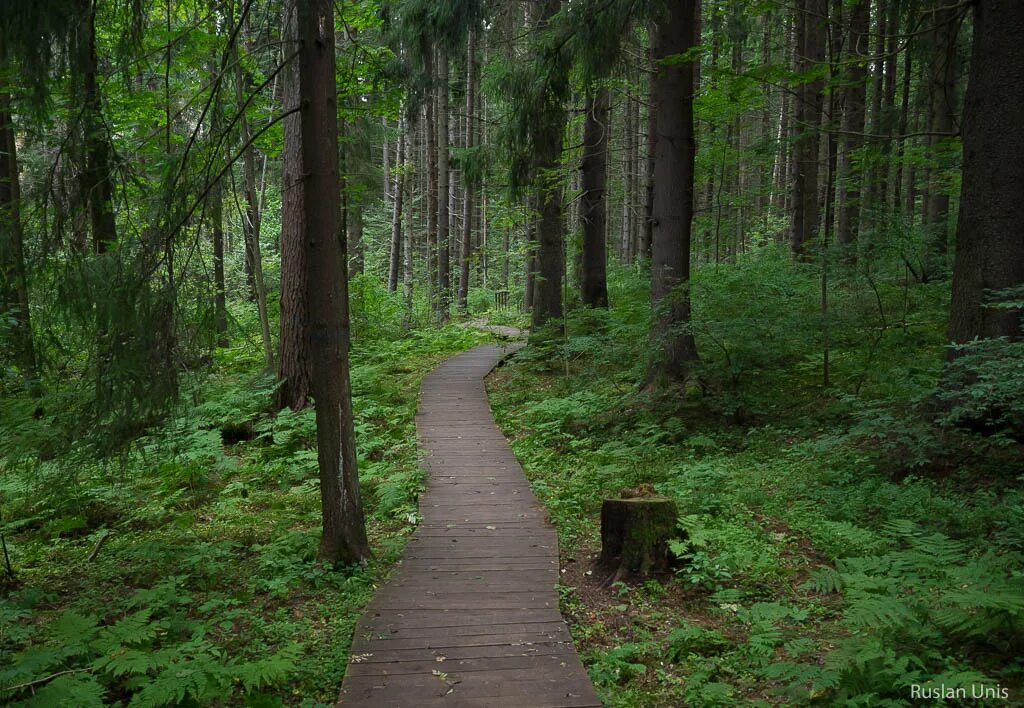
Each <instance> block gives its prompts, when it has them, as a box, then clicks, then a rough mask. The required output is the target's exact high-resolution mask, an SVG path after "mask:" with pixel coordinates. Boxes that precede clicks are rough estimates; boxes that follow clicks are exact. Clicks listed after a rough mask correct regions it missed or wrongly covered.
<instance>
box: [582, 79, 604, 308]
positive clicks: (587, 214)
mask: <svg viewBox="0 0 1024 708" xmlns="http://www.w3.org/2000/svg"><path fill="white" fill-rule="evenodd" d="M610 105H611V93H610V92H609V91H608V89H607V88H606V87H603V86H602V87H600V88H597V89H592V93H591V94H590V95H588V96H587V108H586V122H585V123H584V124H583V159H582V162H581V163H580V186H581V188H582V195H581V197H580V199H581V202H582V208H581V210H580V221H581V226H582V228H583V263H582V273H581V279H580V280H581V282H580V286H581V287H580V290H581V293H580V294H581V297H582V300H583V303H584V304H585V305H589V306H591V307H608V277H607V273H606V263H607V254H606V253H605V242H604V231H605V221H606V219H607V211H608V203H607V197H606V195H607V184H608V137H609V135H608V133H609V126H608V109H609V107H610Z"/></svg>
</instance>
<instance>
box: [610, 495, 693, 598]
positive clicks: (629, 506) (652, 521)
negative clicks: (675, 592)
mask: <svg viewBox="0 0 1024 708" xmlns="http://www.w3.org/2000/svg"><path fill="white" fill-rule="evenodd" d="M677 517H678V511H677V510H676V505H675V503H674V502H672V500H670V499H666V498H665V497H659V496H651V497H634V498H625V499H605V500H604V503H603V504H602V505H601V557H600V558H599V559H598V565H599V566H600V567H601V568H603V569H604V570H605V571H606V572H607V573H608V574H609V575H608V578H609V579H608V582H609V583H612V582H615V581H617V580H621V579H622V578H624V577H628V576H633V577H645V576H650V575H655V574H658V573H664V572H665V571H667V570H668V569H669V559H670V555H669V548H668V541H669V539H671V538H674V537H676V536H678V535H679V532H678V531H677V530H676V519H677Z"/></svg>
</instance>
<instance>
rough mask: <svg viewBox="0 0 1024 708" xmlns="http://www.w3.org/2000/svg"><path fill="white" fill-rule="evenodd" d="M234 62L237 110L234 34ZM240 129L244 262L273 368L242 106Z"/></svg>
mask: <svg viewBox="0 0 1024 708" xmlns="http://www.w3.org/2000/svg"><path fill="white" fill-rule="evenodd" d="M232 50H233V52H234V62H235V101H236V103H237V104H238V106H239V109H240V110H241V106H242V105H243V97H242V85H243V77H242V64H241V61H240V56H239V52H238V38H237V37H236V39H235V45H234V46H233V47H232ZM239 124H240V125H241V129H242V143H243V144H244V145H246V147H245V148H244V149H243V150H242V166H243V172H244V175H245V214H244V215H243V218H242V235H243V237H244V239H245V262H246V263H247V264H248V268H249V272H250V273H252V278H253V286H254V293H253V294H254V295H255V296H256V309H257V311H258V313H259V319H260V334H261V336H262V338H263V358H264V364H265V365H266V367H267V369H268V370H270V371H273V370H274V345H273V342H272V341H271V338H270V317H269V315H268V314H267V288H266V285H265V283H264V281H263V254H262V252H261V249H260V212H259V202H258V198H257V196H256V148H255V147H254V146H253V145H252V127H251V126H250V125H249V119H248V117H247V116H246V113H245V111H244V110H242V113H241V116H240V118H239Z"/></svg>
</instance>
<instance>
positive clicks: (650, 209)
mask: <svg viewBox="0 0 1024 708" xmlns="http://www.w3.org/2000/svg"><path fill="white" fill-rule="evenodd" d="M648 36H649V37H650V39H649V42H648V45H649V46H648V50H647V131H646V132H647V136H646V137H647V160H646V163H645V165H644V178H645V180H644V223H643V225H642V226H643V228H642V229H641V231H640V254H641V255H642V256H643V257H644V258H646V259H647V260H650V258H651V237H652V233H653V231H654V151H655V148H656V146H657V143H658V133H657V131H658V126H657V117H658V104H657V103H656V98H657V97H656V96H655V94H654V77H655V74H656V73H657V67H656V66H655V65H654V55H655V54H656V53H657V51H658V49H657V46H656V45H655V42H656V37H655V30H654V27H653V26H652V27H650V28H649V29H648ZM695 73H696V72H695ZM693 83H694V88H693V90H694V91H695V92H696V91H699V90H700V79H699V77H697V76H696V75H695V76H694V79H693Z"/></svg>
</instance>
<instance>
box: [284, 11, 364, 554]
mask: <svg viewBox="0 0 1024 708" xmlns="http://www.w3.org/2000/svg"><path fill="white" fill-rule="evenodd" d="M298 5H299V36H300V41H301V49H300V53H299V92H300V97H301V99H302V111H301V114H302V119H301V121H302V164H303V168H304V174H305V189H304V190H303V208H304V212H305V222H306V223H305V226H306V230H305V242H306V249H307V250H306V267H307V281H306V282H307V298H308V302H309V329H308V336H309V340H308V341H309V350H310V354H311V358H312V360H313V379H312V386H311V389H312V394H313V398H314V400H315V402H316V431H317V435H316V437H317V459H318V461H319V466H320V497H321V501H322V504H323V536H322V538H321V540H320V550H319V557H320V558H321V559H322V560H325V561H327V562H329V563H333V564H352V563H361V562H364V561H366V560H367V559H368V558H369V557H370V545H369V542H368V541H367V538H366V527H365V524H364V521H363V509H362V505H361V504H360V501H359V476H358V470H357V468H356V446H355V433H354V429H353V420H352V390H351V383H350V381H349V364H348V349H349V322H348V278H347V274H346V273H345V265H346V264H345V259H346V253H345V250H346V249H345V234H344V232H343V231H342V230H341V228H340V227H341V225H340V224H339V217H340V186H341V185H340V180H339V174H338V122H337V121H338V112H337V89H336V87H335V58H334V6H333V3H332V2H331V0H298Z"/></svg>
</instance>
